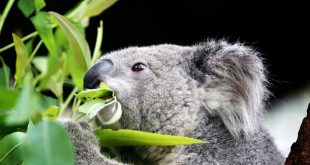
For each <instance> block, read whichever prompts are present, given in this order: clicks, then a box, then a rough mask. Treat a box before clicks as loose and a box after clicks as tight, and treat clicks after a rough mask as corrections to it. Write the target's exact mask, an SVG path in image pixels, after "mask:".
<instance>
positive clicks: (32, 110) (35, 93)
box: [0, 0, 116, 165]
mask: <svg viewBox="0 0 310 165" xmlns="http://www.w3.org/2000/svg"><path fill="white" fill-rule="evenodd" d="M14 2H15V1H14V0H9V1H8V2H7V5H6V7H5V9H4V11H3V13H2V14H0V34H1V30H2V27H3V24H4V22H5V19H6V17H7V15H8V14H9V11H10V9H11V7H12V6H13V4H14ZM115 2H116V1H115V0H84V1H82V2H80V3H79V4H78V5H76V7H75V8H73V9H71V10H70V11H69V12H68V13H67V14H65V15H61V14H59V13H57V12H46V11H44V10H43V9H44V7H45V6H46V3H45V2H44V0H18V1H16V3H17V6H18V8H19V9H20V10H21V11H22V13H23V14H24V15H25V17H26V19H29V20H31V22H32V23H33V26H34V29H35V32H33V33H31V34H29V35H27V36H24V37H21V36H18V35H17V34H14V33H13V34H12V38H13V43H12V44H10V45H7V46H5V47H3V48H0V55H1V54H2V52H4V51H6V50H8V49H10V48H13V47H15V52H16V65H15V66H16V68H15V70H16V71H15V73H14V76H10V75H11V71H10V68H9V67H8V66H7V65H6V62H5V61H4V60H3V58H2V57H1V56H0V63H1V64H0V128H1V129H0V165H2V164H25V165H27V164H31V165H41V164H68V165H69V164H74V153H73V146H72V144H71V139H70V137H69V135H68V133H67V131H66V130H65V128H64V127H63V126H62V125H61V124H60V123H59V122H57V120H55V119H57V118H59V117H60V116H62V115H63V112H64V110H65V109H67V107H68V105H69V104H70V103H72V102H73V106H72V107H73V109H72V114H71V118H72V119H74V115H76V112H77V107H79V104H80V101H77V100H76V98H75V97H74V94H75V93H76V92H77V91H78V90H82V88H83V84H82V83H83V81H82V80H83V76H84V74H85V73H86V71H87V70H88V69H89V67H91V65H93V64H94V62H95V61H96V59H97V58H98V57H99V54H100V51H99V50H100V45H101V42H102V41H101V40H102V35H103V25H102V22H101V23H100V24H99V28H98V36H97V40H96V46H95V50H94V52H93V58H91V51H90V49H89V46H88V43H87V41H86V40H85V32H84V31H85V28H86V27H87V26H88V24H87V22H88V20H89V19H90V18H91V17H93V16H96V15H98V14H100V13H101V12H103V11H104V10H106V9H107V8H108V7H110V6H111V5H113V4H114V3H115ZM94 11H96V12H94ZM8 21H9V20H8ZM32 48H33V49H32ZM44 49H46V50H47V53H46V54H40V55H41V56H39V52H40V53H41V52H46V51H44ZM42 50H43V51H42ZM65 85H66V86H71V92H70V94H69V95H68V96H67V97H65V95H64V91H63V89H64V86H65ZM66 89H67V88H66ZM68 90H70V88H69V89H68ZM46 93H52V94H48V95H46ZM74 100H75V101H74Z"/></svg>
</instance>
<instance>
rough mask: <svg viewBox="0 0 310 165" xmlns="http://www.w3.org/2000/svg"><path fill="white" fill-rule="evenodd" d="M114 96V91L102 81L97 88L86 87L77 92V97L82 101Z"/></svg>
mask: <svg viewBox="0 0 310 165" xmlns="http://www.w3.org/2000/svg"><path fill="white" fill-rule="evenodd" d="M114 96H115V95H114V92H113V91H112V90H111V89H110V88H109V87H108V86H107V85H106V84H105V83H101V84H100V86H99V88H97V89H86V90H84V91H81V92H80V93H78V94H76V97H77V98H78V99H80V100H81V101H87V100H88V99H94V98H113V97H114Z"/></svg>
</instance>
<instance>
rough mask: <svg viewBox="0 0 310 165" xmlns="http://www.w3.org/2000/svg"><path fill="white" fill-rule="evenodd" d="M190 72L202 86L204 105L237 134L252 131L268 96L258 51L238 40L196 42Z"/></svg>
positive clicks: (247, 133) (236, 135)
mask: <svg viewBox="0 0 310 165" xmlns="http://www.w3.org/2000/svg"><path fill="white" fill-rule="evenodd" d="M195 48H196V50H195V53H194V55H193V58H192V60H191V67H190V68H191V69H190V75H191V76H192V77H193V78H195V79H196V80H197V81H198V82H200V85H201V86H202V87H204V88H205V91H206V96H205V98H203V99H204V101H203V104H204V106H205V107H206V109H207V110H208V112H209V113H210V114H211V115H214V116H219V117H220V118H221V119H222V120H223V121H224V124H225V125H226V127H227V129H228V130H229V132H230V133H231V134H232V135H233V136H235V137H239V136H240V135H241V134H243V135H245V136H248V135H249V134H251V133H253V132H254V131H255V129H256V128H257V126H258V122H259V120H260V119H261V116H262V111H263V106H264V100H265V99H266V98H267V96H268V90H267V89H266V87H265V85H266V83H267V80H266V77H265V69H264V66H263V63H262V59H261V58H260V56H259V54H258V53H257V52H256V51H254V50H253V49H251V48H249V47H246V46H243V45H242V44H240V43H237V44H233V45H231V44H228V43H227V42H225V41H208V42H205V43H202V44H199V45H196V46H195Z"/></svg>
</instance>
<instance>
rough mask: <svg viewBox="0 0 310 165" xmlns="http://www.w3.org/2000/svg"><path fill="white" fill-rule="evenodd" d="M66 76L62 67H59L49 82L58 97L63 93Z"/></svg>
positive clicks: (49, 86) (48, 85) (49, 87)
mask: <svg viewBox="0 0 310 165" xmlns="http://www.w3.org/2000/svg"><path fill="white" fill-rule="evenodd" d="M64 79H65V76H64V73H63V71H62V70H61V69H59V70H58V71H57V72H56V73H55V74H54V75H53V76H52V77H51V78H50V79H49V81H48V82H47V87H48V89H50V90H51V91H52V92H53V93H54V94H55V96H56V97H59V96H61V95H62V93H63V89H62V86H63V82H64Z"/></svg>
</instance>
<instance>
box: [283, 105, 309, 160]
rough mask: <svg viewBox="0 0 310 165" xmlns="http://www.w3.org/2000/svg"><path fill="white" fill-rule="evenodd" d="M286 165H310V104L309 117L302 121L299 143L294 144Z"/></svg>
mask: <svg viewBox="0 0 310 165" xmlns="http://www.w3.org/2000/svg"><path fill="white" fill-rule="evenodd" d="M285 165H310V104H309V106H308V110H307V117H305V118H304V119H303V121H302V124H301V126H300V129H299V132H298V138H297V141H296V142H295V143H293V144H292V146H291V152H290V154H289V156H288V157H287V158H286V162H285Z"/></svg>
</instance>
